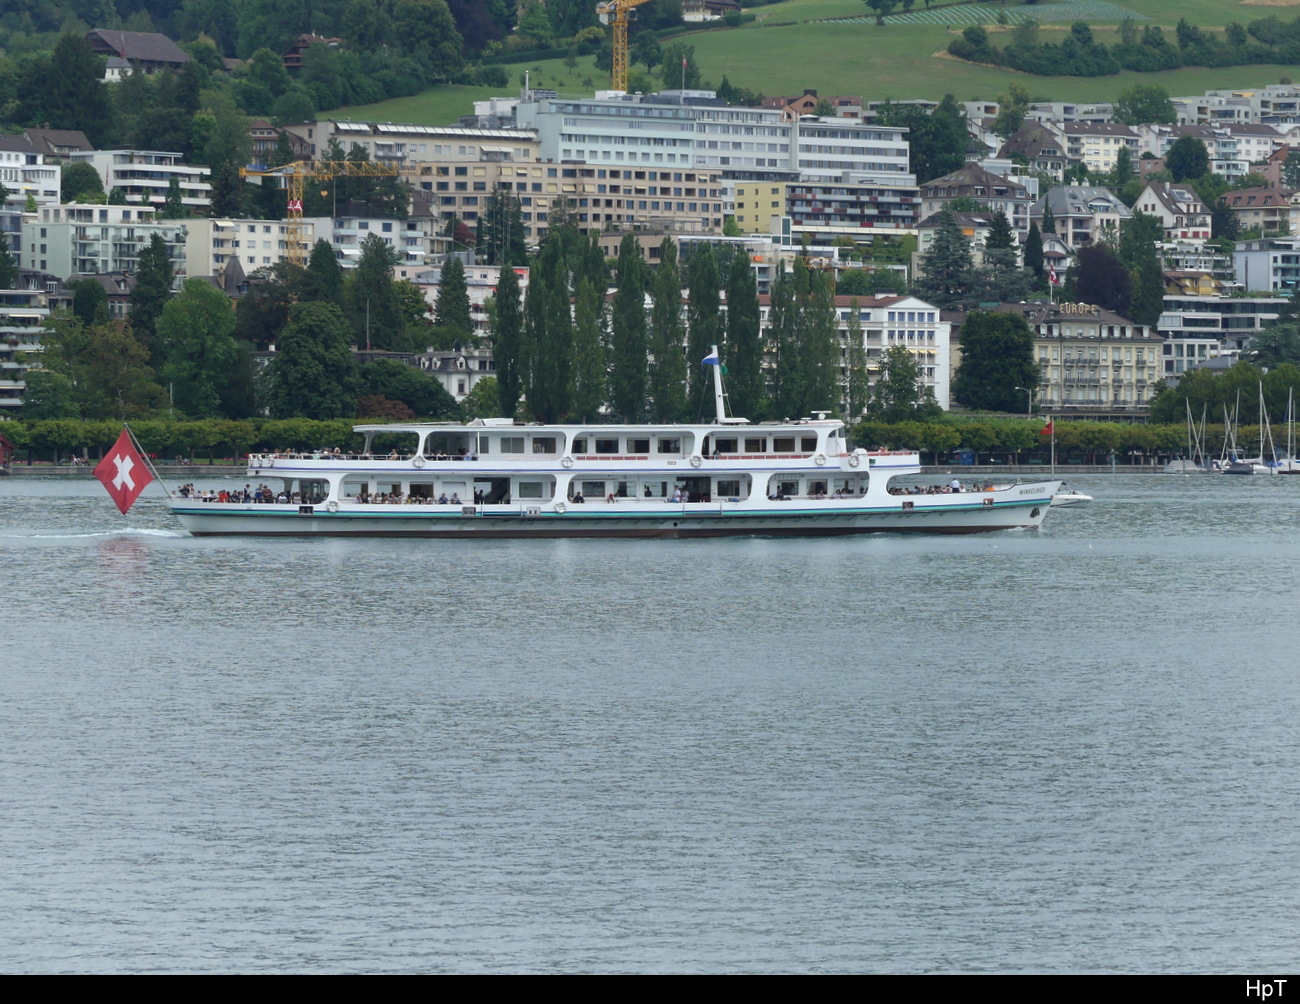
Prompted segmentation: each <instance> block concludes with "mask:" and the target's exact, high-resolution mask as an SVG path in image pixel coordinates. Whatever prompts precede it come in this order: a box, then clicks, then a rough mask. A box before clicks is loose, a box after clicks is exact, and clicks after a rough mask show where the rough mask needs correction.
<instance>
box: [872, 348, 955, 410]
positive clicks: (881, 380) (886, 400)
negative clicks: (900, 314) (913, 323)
mask: <svg viewBox="0 0 1300 1004" xmlns="http://www.w3.org/2000/svg"><path fill="white" fill-rule="evenodd" d="M938 411H939V406H938V405H937V404H936V403H935V401H934V393H933V391H931V390H930V388H928V387H926V385H925V381H924V379H923V374H922V372H921V366H920V364H919V363H917V361H916V357H915V356H914V355H912V353H911V352H909V351H908V349H907V346H905V345H891V346H890V347H889V348H887V349H885V351H884V352H883V353H881V356H880V374H879V376H877V377H876V386H875V388H874V389H873V391H872V394H871V408H870V414H871V418H872V420H873V421H876V422H888V423H890V424H894V423H898V422H915V421H921V420H923V419H927V418H932V417H934V415H935V414H937V413H938Z"/></svg>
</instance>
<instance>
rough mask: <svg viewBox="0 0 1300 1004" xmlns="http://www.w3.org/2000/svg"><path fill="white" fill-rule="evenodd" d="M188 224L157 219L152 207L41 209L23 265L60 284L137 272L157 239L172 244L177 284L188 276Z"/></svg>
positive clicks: (170, 250) (170, 252) (26, 243)
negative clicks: (76, 275) (75, 277)
mask: <svg viewBox="0 0 1300 1004" xmlns="http://www.w3.org/2000/svg"><path fill="white" fill-rule="evenodd" d="M187 222H188V221H186V220H155V219H154V209H153V207H152V206H96V205H92V206H83V205H80V204H79V203H75V202H74V203H69V204H66V205H64V204H58V205H53V206H42V207H41V209H40V211H39V213H37V215H36V219H35V221H34V222H32V223H30V224H28V225H27V226H26V227H25V228H24V229H25V232H26V236H25V239H24V242H23V243H24V246H23V254H22V263H23V267H24V268H27V269H32V270H37V271H41V272H49V273H51V274H53V275H56V276H58V277H59V278H61V279H66V278H67V277H68V276H70V275H73V274H74V273H79V274H88V273H104V272H130V273H134V272H136V271H138V269H139V267H140V252H141V251H143V250H144V249H145V248H146V247H148V246H149V242H150V240H151V238H152V237H153V236H154V235H155V234H157V235H158V236H160V237H161V238H162V239H163V241H164V242H165V243H166V245H167V253H168V257H169V258H170V259H171V263H172V271H173V273H174V275H175V282H176V283H177V284H179V283H180V282H181V281H183V280H184V278H185V276H186V274H187V273H186V268H185V239H186V225H187Z"/></svg>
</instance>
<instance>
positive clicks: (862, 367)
mask: <svg viewBox="0 0 1300 1004" xmlns="http://www.w3.org/2000/svg"><path fill="white" fill-rule="evenodd" d="M861 313H862V308H861V305H860V304H859V303H858V301H857V300H856V299H853V300H850V301H849V324H848V341H849V365H848V382H847V385H846V386H845V393H844V400H845V405H846V408H845V411H846V414H845V416H844V417H845V420H846V421H849V422H856V421H857V420H858V419H859V418H861V417H862V414H863V412H865V411H866V410H867V402H868V400H870V393H871V375H870V373H869V372H868V370H867V344H866V341H865V339H864V338H863V333H862V319H861Z"/></svg>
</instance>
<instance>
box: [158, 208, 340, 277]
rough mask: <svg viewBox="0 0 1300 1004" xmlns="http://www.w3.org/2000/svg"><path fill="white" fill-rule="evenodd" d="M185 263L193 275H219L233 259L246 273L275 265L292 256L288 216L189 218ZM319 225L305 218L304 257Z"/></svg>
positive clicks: (307, 253)
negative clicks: (274, 218)
mask: <svg viewBox="0 0 1300 1004" xmlns="http://www.w3.org/2000/svg"><path fill="white" fill-rule="evenodd" d="M184 222H185V229H186V235H185V267H186V272H187V273H188V274H189V275H212V276H219V275H222V274H224V273H225V271H226V269H227V267H228V266H229V265H230V263H231V261H232V260H233V259H236V258H237V259H239V262H240V267H241V268H242V269H243V270H244V272H245V273H248V272H253V271H255V270H257V269H259V268H267V267H269V266H271V265H275V264H277V263H279V262H281V261H284V260H285V258H287V257H288V256H289V242H288V224H286V223H285V221H284V220H242V219H239V220H237V219H206V218H204V219H192V220H185V221H184ZM314 241H315V227H314V226H313V225H312V224H311V223H310V222H309V221H304V223H303V227H302V242H303V248H302V253H303V257H304V259H305V257H306V256H307V255H309V254H310V253H311V246H312V244H313V242H314Z"/></svg>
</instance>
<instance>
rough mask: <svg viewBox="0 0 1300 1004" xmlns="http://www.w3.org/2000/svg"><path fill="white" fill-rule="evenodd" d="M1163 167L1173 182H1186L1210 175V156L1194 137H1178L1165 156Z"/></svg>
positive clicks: (1202, 144)
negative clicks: (1166, 169) (1171, 176)
mask: <svg viewBox="0 0 1300 1004" xmlns="http://www.w3.org/2000/svg"><path fill="white" fill-rule="evenodd" d="M1165 167H1166V168H1168V169H1169V173H1170V174H1172V175H1173V178H1174V181H1188V180H1190V179H1192V178H1199V177H1201V175H1203V174H1209V173H1210V154H1209V151H1207V150H1206V149H1205V144H1204V143H1202V142H1201V141H1200V140H1199V139H1197V138H1196V137H1195V136H1179V137H1178V138H1177V139H1176V140H1174V141H1173V143H1172V144H1170V146H1169V152H1168V153H1166V154H1165Z"/></svg>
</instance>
